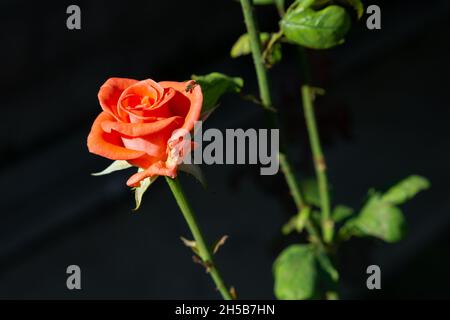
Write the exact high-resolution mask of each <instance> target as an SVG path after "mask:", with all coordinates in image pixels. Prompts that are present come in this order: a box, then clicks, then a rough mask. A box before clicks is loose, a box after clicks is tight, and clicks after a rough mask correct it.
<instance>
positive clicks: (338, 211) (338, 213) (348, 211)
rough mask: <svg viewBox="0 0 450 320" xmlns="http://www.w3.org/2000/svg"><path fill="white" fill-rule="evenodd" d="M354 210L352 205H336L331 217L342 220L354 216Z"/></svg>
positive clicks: (336, 220) (334, 219)
mask: <svg viewBox="0 0 450 320" xmlns="http://www.w3.org/2000/svg"><path fill="white" fill-rule="evenodd" d="M353 212H354V210H353V209H352V208H350V207H347V206H343V205H337V206H336V207H334V209H333V212H332V213H331V217H332V219H333V221H335V222H340V221H342V220H345V219H347V218H349V217H351V216H352V214H353Z"/></svg>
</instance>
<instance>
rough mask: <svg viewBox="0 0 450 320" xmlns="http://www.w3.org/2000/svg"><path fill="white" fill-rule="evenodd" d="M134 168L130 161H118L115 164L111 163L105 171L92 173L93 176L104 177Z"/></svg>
mask: <svg viewBox="0 0 450 320" xmlns="http://www.w3.org/2000/svg"><path fill="white" fill-rule="evenodd" d="M130 167H132V165H131V164H129V163H128V161H125V160H116V161H114V162H113V163H111V164H110V165H109V166H108V167H107V168H106V169H105V170H103V171H100V172H97V173H92V175H93V176H103V175H105V174H110V173H111V172H114V171H119V170H124V169H128V168H130Z"/></svg>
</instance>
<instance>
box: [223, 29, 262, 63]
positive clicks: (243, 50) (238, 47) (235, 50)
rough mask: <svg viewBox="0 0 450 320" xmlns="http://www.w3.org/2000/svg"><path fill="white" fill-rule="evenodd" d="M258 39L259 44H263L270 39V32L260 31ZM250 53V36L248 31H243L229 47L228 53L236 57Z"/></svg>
mask: <svg viewBox="0 0 450 320" xmlns="http://www.w3.org/2000/svg"><path fill="white" fill-rule="evenodd" d="M259 39H260V41H261V45H262V46H265V45H266V44H267V42H269V40H270V33H267V32H261V33H260V34H259ZM250 53H252V49H251V47H250V36H249V34H248V33H245V34H243V35H242V36H240V37H239V39H238V40H237V41H236V42H235V44H234V45H233V47H232V48H231V52H230V55H231V57H232V58H237V57H240V56H244V55H247V54H250Z"/></svg>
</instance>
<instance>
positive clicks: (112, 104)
mask: <svg viewBox="0 0 450 320" xmlns="http://www.w3.org/2000/svg"><path fill="white" fill-rule="evenodd" d="M137 82H138V81H137V80H134V79H126V78H109V79H108V80H106V82H105V83H104V84H103V85H102V86H101V87H100V90H99V91H98V101H99V102H100V106H101V107H102V109H103V111H105V112H107V113H108V114H110V115H112V116H113V117H114V118H116V119H117V120H119V118H120V115H119V114H118V110H117V102H118V101H119V97H120V95H121V94H122V92H123V91H124V90H125V89H126V88H128V87H129V86H131V85H133V84H135V83H137Z"/></svg>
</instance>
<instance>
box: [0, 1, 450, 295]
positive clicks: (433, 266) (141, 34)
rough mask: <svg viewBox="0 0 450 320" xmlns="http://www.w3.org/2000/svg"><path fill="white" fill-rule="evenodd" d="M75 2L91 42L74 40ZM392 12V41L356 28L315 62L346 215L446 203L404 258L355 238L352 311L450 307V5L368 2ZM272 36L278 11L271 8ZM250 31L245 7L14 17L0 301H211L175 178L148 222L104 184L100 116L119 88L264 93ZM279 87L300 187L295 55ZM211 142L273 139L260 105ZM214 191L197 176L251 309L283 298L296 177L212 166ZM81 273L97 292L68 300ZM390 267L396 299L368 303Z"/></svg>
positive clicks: (0, 185)
mask: <svg viewBox="0 0 450 320" xmlns="http://www.w3.org/2000/svg"><path fill="white" fill-rule="evenodd" d="M70 4H77V5H79V6H80V7H81V11H82V29H81V30H78V31H69V30H68V29H67V28H66V18H67V14H66V13H65V12H66V8H67V6H68V5H70ZM365 4H379V5H380V6H381V9H382V30H378V31H369V30H367V28H366V27H365V19H366V17H367V16H365V17H364V18H363V20H362V21H361V22H360V23H357V24H354V25H353V28H352V31H351V33H350V34H349V35H348V37H347V41H346V43H345V44H344V45H342V46H340V47H338V48H335V49H332V50H329V51H327V52H309V55H310V59H311V61H312V65H313V68H314V84H316V85H318V86H322V87H324V88H325V89H326V90H327V95H326V97H324V98H321V99H320V100H319V101H318V104H317V113H318V118H319V124H320V130H321V136H322V139H323V141H324V145H325V149H324V150H325V153H326V157H327V162H328V167H329V176H330V180H331V183H332V185H333V194H334V204H347V205H350V206H353V207H355V208H358V207H359V206H360V205H361V203H362V200H363V199H364V196H365V195H366V192H367V190H368V189H369V188H371V187H375V188H378V189H381V190H384V188H386V187H388V186H389V185H390V184H392V183H394V182H395V181H397V180H400V179H402V178H403V177H406V176H407V175H409V174H412V173H416V174H421V175H424V176H426V177H428V178H429V179H430V181H431V183H432V188H431V189H430V190H429V191H427V192H424V193H422V194H420V195H419V196H418V197H417V198H415V199H414V200H412V201H411V202H409V203H408V204H407V205H405V206H404V207H403V208H404V212H405V214H406V217H407V220H408V224H409V233H408V236H407V237H406V239H404V240H403V241H402V242H400V243H398V244H395V245H389V244H385V243H382V242H380V241H375V240H361V239H359V240H352V241H351V242H349V243H348V244H346V245H345V246H344V247H343V248H342V251H341V259H340V261H341V271H342V287H341V289H342V291H341V293H342V297H343V298H352V299H355V298H358V299H359V298H449V297H450V271H449V270H450V256H449V250H450V234H449V230H450V215H449V210H450V202H449V198H448V197H449V191H450V188H449V186H448V185H449V182H448V181H449V178H450V175H449V173H448V163H449V162H450V153H449V149H448V148H449V143H448V141H449V140H448V139H449V127H448V119H449V116H450V108H449V102H448V90H449V89H450V86H449V71H450V62H449V41H448V39H449V34H450V23H449V21H450V20H449V16H450V3H449V2H448V1H446V0H433V1H420V2H419V1H401V0H396V1H393V0H390V1H365ZM258 18H259V20H260V25H261V28H262V29H264V30H266V31H267V30H269V31H270V30H275V29H276V21H277V14H276V10H274V8H272V7H263V8H259V9H258ZM243 32H244V24H243V19H242V16H241V9H240V6H239V4H238V3H237V2H235V1H232V0H214V1H211V0H209V1H208V0H194V1H153V0H146V1H134V0H133V1H127V2H125V1H106V0H96V1H76V2H73V3H72V2H69V1H58V2H54V1H23V0H14V1H13V0H8V1H5V0H4V1H2V2H1V4H0V40H1V42H0V43H1V50H0V67H1V68H0V72H1V77H0V88H1V89H0V90H1V102H0V104H1V113H2V120H1V125H0V152H1V158H0V297H1V298H178V299H183V298H211V297H214V298H216V297H218V294H215V293H214V289H213V285H212V283H211V280H210V279H209V277H208V275H207V274H205V272H204V271H203V270H202V269H201V267H200V266H199V265H196V264H194V263H193V262H192V260H191V253H190V251H189V250H188V249H187V248H185V247H184V246H183V245H182V244H181V242H180V240H179V236H181V235H183V236H185V237H189V231H188V230H187V228H186V226H185V223H184V221H183V219H182V216H181V214H180V212H179V210H178V208H177V207H176V204H175V202H174V201H173V199H172V196H171V194H170V191H169V190H168V187H167V186H166V185H165V183H164V181H163V180H158V181H157V182H156V183H155V185H154V186H153V187H152V188H151V189H150V191H149V192H148V193H147V194H146V196H145V198H144V202H143V205H142V207H141V209H140V210H139V211H138V212H137V213H133V212H132V211H131V209H132V207H133V205H134V203H133V201H134V200H133V195H132V193H131V192H130V190H129V189H128V188H127V187H126V185H125V181H126V179H127V177H128V176H129V175H130V174H131V173H130V172H129V171H128V172H121V173H116V174H112V175H109V176H104V177H92V176H90V173H91V172H97V171H99V170H101V169H103V168H104V167H106V166H107V165H108V164H109V161H108V160H106V159H102V158H100V157H97V156H94V155H92V154H89V153H88V151H87V148H86V137H87V134H88V132H89V129H90V125H91V123H92V121H93V120H94V119H95V117H96V115H97V114H98V113H99V112H100V106H99V105H98V101H97V98H96V96H97V91H98V88H99V87H100V86H101V84H102V83H103V82H104V81H105V80H106V79H107V78H108V77H111V76H118V77H128V78H136V79H145V78H148V77H151V78H152V79H155V80H157V81H161V80H179V81H181V80H185V79H188V78H190V75H191V74H193V73H196V74H204V73H209V72H212V71H219V72H224V73H227V74H230V75H233V76H242V77H243V78H244V79H245V81H246V89H245V90H246V92H249V93H256V92H257V89H256V86H255V76H254V71H253V66H252V63H251V60H250V58H241V59H238V60H232V59H231V58H230V57H229V49H230V47H231V46H232V44H233V43H234V41H235V39H236V38H237V37H238V36H239V35H240V34H242V33H243ZM284 56H285V59H284V61H283V63H282V64H280V65H277V66H275V67H274V68H273V70H272V71H271V76H272V84H273V89H274V91H275V101H276V104H277V106H278V108H279V109H280V114H281V116H282V118H283V119H284V122H285V125H286V127H285V132H286V133H287V135H289V137H290V145H291V149H290V153H291V157H292V158H293V159H294V162H295V167H296V170H297V172H298V173H299V175H301V176H302V177H307V176H310V175H312V173H313V170H312V167H311V161H310V154H309V147H308V143H307V136H306V131H305V127H304V124H303V118H302V114H301V105H300V102H299V101H300V100H299V99H300V97H299V93H298V88H299V84H300V82H299V75H298V74H299V69H298V64H297V62H296V55H295V50H292V48H291V49H289V48H286V49H285V50H284ZM207 126H209V127H217V128H222V129H223V128H239V127H242V128H247V127H254V128H263V127H264V126H265V125H264V121H263V115H262V111H261V110H260V108H259V107H257V106H255V105H252V104H250V103H247V102H242V101H241V100H240V99H239V98H237V97H233V96H228V97H226V98H225V99H223V100H222V103H221V107H220V108H219V110H218V111H216V113H215V114H213V115H212V116H211V117H210V119H209V120H208V125H207ZM203 169H204V171H205V173H206V176H207V178H208V182H209V188H208V190H206V191H205V190H203V189H202V187H201V186H200V185H199V184H198V183H197V182H195V181H193V179H189V178H187V177H185V176H182V177H181V178H182V183H183V185H184V186H185V188H186V189H187V192H188V195H189V198H190V199H191V201H192V204H193V207H194V208H195V210H196V211H197V213H198V217H199V220H200V223H201V225H202V226H203V229H204V231H205V233H206V234H207V237H208V238H209V239H210V240H211V241H212V240H213V239H218V238H219V237H220V236H222V235H223V234H228V235H229V236H230V238H229V240H228V242H227V243H226V245H225V246H224V247H223V248H222V249H221V250H220V252H219V253H218V255H217V258H216V259H217V263H218V265H219V266H220V269H221V270H222V273H223V275H224V277H225V279H226V281H227V283H228V284H230V285H234V286H235V287H236V289H237V292H238V295H239V297H240V298H273V290H272V287H273V278H272V272H271V267H272V262H273V260H274V258H275V257H276V256H277V254H278V253H279V252H280V251H281V250H282V249H283V248H284V247H285V246H287V245H288V243H289V242H294V241H298V240H299V238H296V237H295V236H294V237H289V238H285V237H283V236H282V235H281V233H280V228H281V226H282V225H283V223H284V222H286V221H287V220H288V219H289V217H290V216H292V215H293V214H294V213H295V208H294V206H293V204H292V203H291V200H290V198H289V195H288V190H287V188H286V186H285V184H284V181H283V178H282V177H281V175H280V176H276V177H264V176H259V175H258V173H259V168H258V167H257V166H237V165H235V166H230V165H228V166H219V165H217V166H208V167H206V166H203ZM70 264H76V265H79V266H80V267H81V269H82V290H81V291H69V290H67V288H66V277H67V275H66V273H65V271H66V267H67V266H68V265H70ZM370 264H378V265H380V267H381V270H382V290H380V291H377V292H369V291H368V290H367V289H366V287H365V280H366V277H367V275H366V273H365V270H366V267H367V266H368V265H370Z"/></svg>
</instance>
